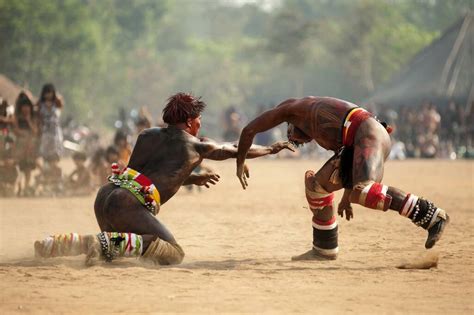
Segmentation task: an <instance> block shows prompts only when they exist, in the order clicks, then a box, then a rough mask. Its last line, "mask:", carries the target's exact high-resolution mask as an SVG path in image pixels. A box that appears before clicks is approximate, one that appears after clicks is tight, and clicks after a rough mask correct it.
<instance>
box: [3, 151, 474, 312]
mask: <svg viewBox="0 0 474 315" xmlns="http://www.w3.org/2000/svg"><path fill="white" fill-rule="evenodd" d="M322 163H323V162H322V161H316V162H314V161H300V160H259V161H250V163H249V166H250V167H251V178H250V187H249V188H248V190H247V191H243V190H242V189H241V188H240V184H239V182H238V180H237V178H236V177H235V175H234V173H235V162H234V161H227V162H222V163H213V164H211V166H212V167H214V169H215V170H216V171H218V173H219V174H220V175H221V182H220V183H219V184H218V186H216V187H213V188H212V189H209V190H205V188H204V190H203V191H202V192H200V193H199V192H197V191H196V190H195V191H193V192H188V191H186V190H185V189H183V190H182V191H180V192H179V194H178V195H177V196H176V197H175V198H174V199H172V200H171V201H170V202H169V203H167V204H166V205H165V206H164V207H163V208H162V210H161V213H160V215H159V219H160V220H162V221H163V222H164V223H165V224H166V225H167V226H168V227H169V228H170V230H171V231H172V232H173V233H174V235H175V236H176V238H177V239H178V241H179V242H180V243H181V245H182V246H183V248H184V250H185V252H186V257H185V261H184V263H183V264H182V265H179V266H174V267H151V266H148V265H143V264H141V263H140V262H139V261H137V260H135V259H128V260H121V261H114V262H113V263H112V264H107V265H106V264H103V263H102V264H99V265H96V266H93V267H90V268H86V267H84V265H83V259H84V256H78V257H72V258H67V259H66V258H56V259H50V260H35V259H34V257H33V256H34V255H33V242H34V240H36V239H42V238H44V237H45V236H47V235H48V234H54V233H62V232H78V233H96V232H98V230H97V227H96V222H95V217H94V213H93V209H92V205H93V200H94V196H90V197H83V198H67V199H66V198H57V199H40V198H38V199H0V214H1V215H0V314H10V313H29V314H33V313H34V314H37V313H47V314H50V313H68V314H69V313H74V314H75V313H77V314H90V313H96V314H99V313H100V314H103V313H112V312H119V313H124V314H133V313H160V312H163V313H271V314H274V313H279V314H288V313H312V314H333V313H336V314H338V313H357V314H398V313H402V314H406V313H412V314H428V313H429V314H472V312H473V311H474V299H473V298H472V297H473V294H474V251H473V245H474V244H473V234H474V215H473V210H474V202H473V197H474V162H467V161H456V162H452V161H404V162H389V163H388V165H387V167H386V173H385V180H384V182H385V183H387V184H390V185H392V186H396V187H400V188H402V189H404V190H406V191H410V192H413V193H416V194H418V195H420V196H426V197H429V198H430V199H431V200H433V201H434V202H435V203H436V204H438V205H440V206H441V207H443V208H445V209H446V210H447V211H448V212H449V214H450V216H451V225H450V226H449V227H448V229H447V230H446V234H445V235H444V237H443V239H442V240H441V242H440V243H439V244H438V245H437V246H436V247H435V249H434V250H431V251H429V252H427V251H426V250H425V249H424V242H425V237H426V232H425V231H423V230H421V229H419V228H417V227H415V226H414V225H413V224H412V223H410V222H409V221H408V220H407V219H405V218H403V217H401V216H399V215H398V214H396V213H394V212H388V213H384V212H380V211H376V210H369V209H363V208H361V207H359V206H355V218H354V221H351V222H347V221H345V220H344V221H343V220H339V223H340V225H339V229H340V237H339V246H340V254H339V258H338V260H336V261H332V262H292V261H291V260H290V257H291V256H292V255H296V254H300V253H302V252H304V251H306V250H308V249H310V246H311V241H312V229H311V215H310V211H309V210H308V209H307V208H306V201H305V198H304V190H303V174H304V172H305V171H306V170H307V169H318V168H319V167H320V166H321V165H322ZM338 197H340V194H339V195H338ZM433 256H438V257H439V263H438V267H437V268H433V269H429V270H402V269H397V268H396V267H397V266H398V265H400V264H402V263H404V262H413V261H417V260H420V259H428V257H433Z"/></svg>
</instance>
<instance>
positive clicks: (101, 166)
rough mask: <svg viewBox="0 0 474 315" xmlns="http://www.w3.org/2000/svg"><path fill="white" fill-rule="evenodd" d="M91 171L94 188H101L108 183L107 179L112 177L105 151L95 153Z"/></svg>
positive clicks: (90, 166) (98, 150)
mask: <svg viewBox="0 0 474 315" xmlns="http://www.w3.org/2000/svg"><path fill="white" fill-rule="evenodd" d="M114 150H115V149H114ZM89 170H90V174H91V175H92V186H93V187H100V186H102V185H104V184H106V183H107V182H108V181H107V177H108V176H109V175H110V166H109V164H108V163H107V161H106V159H105V150H104V149H103V148H99V149H97V150H96V151H95V153H94V155H93V156H92V159H91V161H90V164H89Z"/></svg>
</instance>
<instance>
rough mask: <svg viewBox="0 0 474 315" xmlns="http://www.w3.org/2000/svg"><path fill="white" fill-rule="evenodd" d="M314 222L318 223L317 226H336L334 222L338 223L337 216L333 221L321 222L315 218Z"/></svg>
mask: <svg viewBox="0 0 474 315" xmlns="http://www.w3.org/2000/svg"><path fill="white" fill-rule="evenodd" d="M313 222H314V223H316V224H317V225H331V224H334V222H336V216H333V217H332V218H331V219H329V221H321V220H318V219H315V218H313Z"/></svg>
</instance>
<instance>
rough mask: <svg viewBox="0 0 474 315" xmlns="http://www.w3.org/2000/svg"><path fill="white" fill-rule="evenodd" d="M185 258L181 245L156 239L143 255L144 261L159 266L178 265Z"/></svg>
mask: <svg viewBox="0 0 474 315" xmlns="http://www.w3.org/2000/svg"><path fill="white" fill-rule="evenodd" d="M184 256H185V254H184V251H183V249H182V248H181V246H180V245H179V244H177V243H169V242H167V241H163V240H162V239H160V238H156V239H155V240H154V241H153V242H152V243H151V244H150V245H149V246H148V248H147V250H146V251H145V253H144V254H143V259H144V260H147V261H151V262H153V263H155V264H159V265H177V264H180V263H181V262H182V261H183V259H184Z"/></svg>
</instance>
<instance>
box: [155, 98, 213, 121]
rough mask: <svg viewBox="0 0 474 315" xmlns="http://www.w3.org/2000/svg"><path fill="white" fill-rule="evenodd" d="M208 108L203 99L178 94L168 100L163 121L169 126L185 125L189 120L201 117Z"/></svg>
mask: <svg viewBox="0 0 474 315" xmlns="http://www.w3.org/2000/svg"><path fill="white" fill-rule="evenodd" d="M205 107H206V103H204V102H203V101H201V97H195V96H193V95H192V94H189V93H182V92H180V93H177V94H175V95H172V96H171V97H170V98H168V103H167V104H166V106H165V108H164V109H163V121H164V122H165V123H167V124H169V125H175V124H179V123H184V122H186V121H187V120H188V119H190V118H191V119H194V118H197V117H199V115H200V114H201V112H202V111H203V110H204V108H205Z"/></svg>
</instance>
